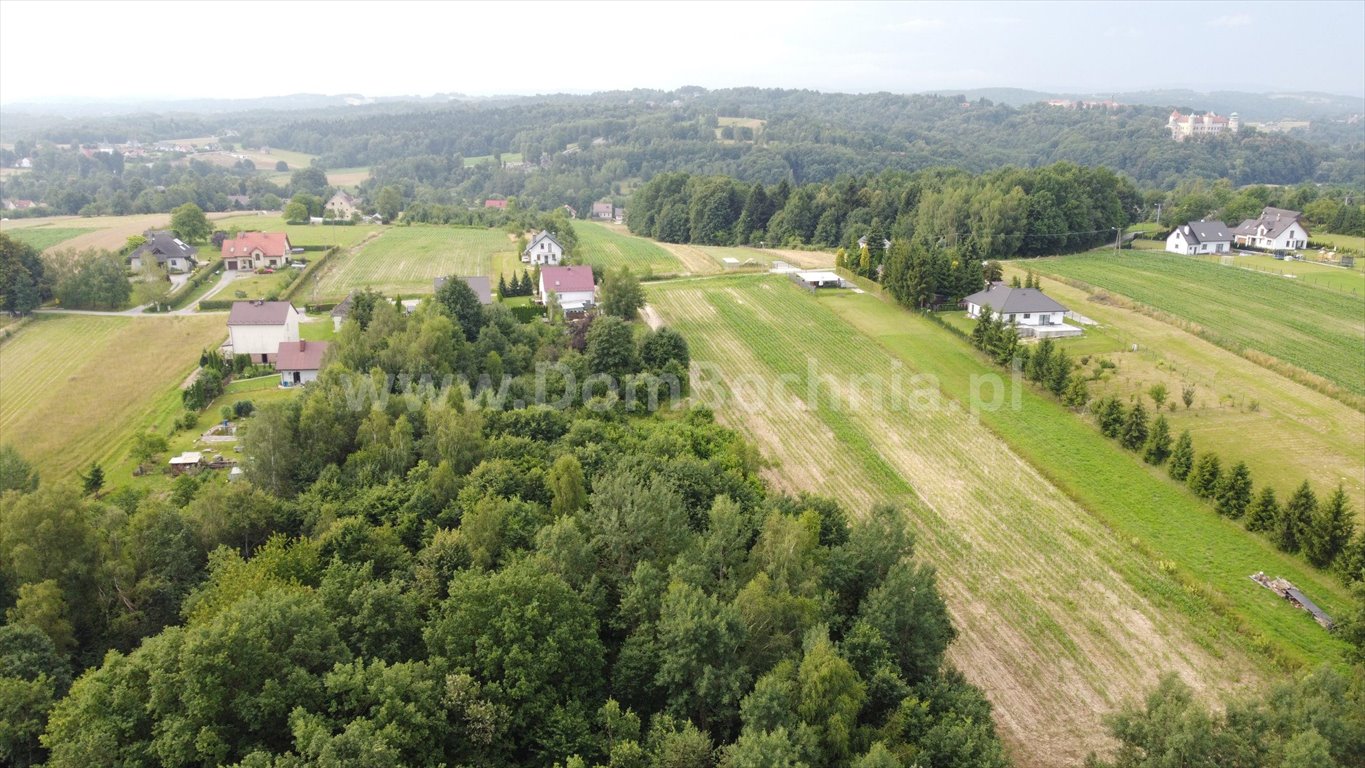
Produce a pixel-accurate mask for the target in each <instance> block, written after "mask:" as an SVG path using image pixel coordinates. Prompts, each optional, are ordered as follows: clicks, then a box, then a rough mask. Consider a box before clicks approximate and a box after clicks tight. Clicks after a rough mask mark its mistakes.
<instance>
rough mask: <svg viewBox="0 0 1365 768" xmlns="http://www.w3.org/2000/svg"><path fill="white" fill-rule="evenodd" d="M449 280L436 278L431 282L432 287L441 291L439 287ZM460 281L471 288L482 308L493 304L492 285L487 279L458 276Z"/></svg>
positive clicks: (484, 277) (479, 276) (474, 276)
mask: <svg viewBox="0 0 1365 768" xmlns="http://www.w3.org/2000/svg"><path fill="white" fill-rule="evenodd" d="M449 279H450V278H448V277H438V278H436V279H435V280H433V281H431V282H432V285H433V286H435V288H436V290H437V291H440V290H441V286H443V285H445V284H446V281H447V280H449ZM460 279H461V280H463V281H465V283H466V284H468V285H469V287H470V288H472V289H473V290H474V295H475V296H478V297H479V303H480V304H483V305H484V306H488V305H489V304H492V303H493V285H492V284H491V283H490V282H488V278H487V277H486V276H484V275H472V276H465V275H460Z"/></svg>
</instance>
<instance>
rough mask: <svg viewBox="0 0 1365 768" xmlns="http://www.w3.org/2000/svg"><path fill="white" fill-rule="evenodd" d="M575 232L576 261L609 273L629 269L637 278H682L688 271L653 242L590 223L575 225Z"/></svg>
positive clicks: (670, 254) (676, 259)
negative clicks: (624, 268) (663, 276)
mask: <svg viewBox="0 0 1365 768" xmlns="http://www.w3.org/2000/svg"><path fill="white" fill-rule="evenodd" d="M574 232H575V233H576V234H577V235H578V250H577V251H576V253H575V258H576V259H577V260H578V261H581V262H582V263H584V264H590V265H592V266H594V267H604V268H606V269H616V268H617V267H622V266H625V267H630V270H631V271H632V272H634V273H635V274H636V275H658V274H679V273H681V272H685V271H686V270H685V269H684V268H683V265H682V262H680V261H679V260H678V258H677V257H676V256H674V255H673V254H672V253H669V252H668V251H666V250H664V249H663V248H660V247H659V246H658V245H657V244H656V243H655V242H654V241H652V240H646V239H644V238H642V237H635V236H634V235H630V234H627V233H624V232H618V231H617V230H615V229H611V228H608V227H606V226H603V225H601V224H595V223H593V222H590V221H583V222H575V223H574Z"/></svg>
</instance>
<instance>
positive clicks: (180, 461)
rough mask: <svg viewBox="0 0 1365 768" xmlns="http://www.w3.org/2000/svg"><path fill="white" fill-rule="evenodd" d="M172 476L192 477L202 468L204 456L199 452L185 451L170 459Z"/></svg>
mask: <svg viewBox="0 0 1365 768" xmlns="http://www.w3.org/2000/svg"><path fill="white" fill-rule="evenodd" d="M170 464H171V474H172V475H193V474H197V473H198V472H199V470H201V469H203V468H204V454H202V453H200V452H199V451H185V452H184V453H182V454H180V455H179V456H175V457H172V458H171V462H170Z"/></svg>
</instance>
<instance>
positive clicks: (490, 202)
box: [483, 199, 507, 208]
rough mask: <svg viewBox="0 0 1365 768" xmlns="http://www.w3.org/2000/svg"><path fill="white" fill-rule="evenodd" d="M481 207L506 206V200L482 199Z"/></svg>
mask: <svg viewBox="0 0 1365 768" xmlns="http://www.w3.org/2000/svg"><path fill="white" fill-rule="evenodd" d="M483 207H485V208H506V207H507V201H506V200H493V199H488V200H485V201H483Z"/></svg>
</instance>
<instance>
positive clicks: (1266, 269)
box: [1195, 251, 1365, 298]
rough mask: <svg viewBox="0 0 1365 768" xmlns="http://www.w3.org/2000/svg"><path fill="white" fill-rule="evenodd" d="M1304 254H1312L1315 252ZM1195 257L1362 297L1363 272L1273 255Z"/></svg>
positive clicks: (1364, 294)
mask: <svg viewBox="0 0 1365 768" xmlns="http://www.w3.org/2000/svg"><path fill="white" fill-rule="evenodd" d="M1305 253H1307V254H1312V255H1316V252H1315V251H1305ZM1195 258H1197V259H1199V260H1200V261H1206V262H1208V263H1210V264H1218V265H1220V266H1224V267H1232V268H1237V269H1245V270H1250V271H1253V272H1260V273H1263V274H1265V275H1266V276H1268V277H1277V278H1280V279H1282V280H1293V281H1294V282H1296V283H1301V284H1303V285H1307V286H1311V287H1314V288H1326V289H1329V290H1333V291H1341V292H1343V293H1350V294H1353V295H1354V296H1357V297H1362V298H1365V271H1361V270H1359V269H1347V268H1345V267H1338V266H1333V265H1331V264H1317V263H1314V262H1312V261H1276V260H1275V257H1274V256H1267V255H1265V254H1261V253H1254V254H1253V253H1246V254H1241V253H1239V254H1228V255H1223V256H1218V255H1214V254H1208V255H1204V256H1196V257H1195Z"/></svg>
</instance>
